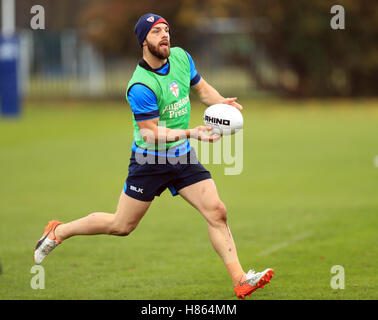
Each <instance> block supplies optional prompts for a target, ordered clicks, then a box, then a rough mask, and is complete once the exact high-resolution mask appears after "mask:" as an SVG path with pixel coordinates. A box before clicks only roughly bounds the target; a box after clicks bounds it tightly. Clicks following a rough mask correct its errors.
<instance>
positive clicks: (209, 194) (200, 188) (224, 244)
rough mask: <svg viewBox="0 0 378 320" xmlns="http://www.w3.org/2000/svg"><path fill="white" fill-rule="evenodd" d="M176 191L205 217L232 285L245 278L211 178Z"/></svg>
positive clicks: (223, 210) (223, 208)
mask: <svg viewBox="0 0 378 320" xmlns="http://www.w3.org/2000/svg"><path fill="white" fill-rule="evenodd" d="M178 193H179V194H180V195H181V196H182V197H183V198H184V199H185V200H186V201H188V202H189V203H190V204H191V205H192V206H193V207H195V208H196V209H197V210H198V211H199V212H200V213H201V214H202V215H203V216H204V218H205V219H206V221H207V228H208V232H209V237H210V241H211V243H212V245H213V247H214V249H215V251H216V252H217V253H218V255H219V256H220V257H221V259H222V260H223V262H224V264H225V266H226V268H227V270H228V272H229V273H230V276H231V279H232V282H233V284H234V286H236V285H237V284H239V282H240V281H244V280H245V273H244V271H243V269H242V267H241V265H240V263H239V258H238V255H237V251H236V247H235V242H234V239H233V238H232V234H231V231H230V228H229V227H228V224H227V215H226V207H225V205H224V204H223V202H222V201H221V200H220V199H219V196H218V192H217V190H216V187H215V183H214V181H213V180H212V179H206V180H202V181H200V182H197V183H195V184H192V185H190V186H187V187H185V188H182V189H180V190H179V191H178Z"/></svg>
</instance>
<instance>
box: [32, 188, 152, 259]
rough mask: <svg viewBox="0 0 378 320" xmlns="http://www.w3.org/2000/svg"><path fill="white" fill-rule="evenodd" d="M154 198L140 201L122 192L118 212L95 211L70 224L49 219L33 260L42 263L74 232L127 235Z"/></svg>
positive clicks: (80, 233) (73, 234) (77, 233)
mask: <svg viewBox="0 0 378 320" xmlns="http://www.w3.org/2000/svg"><path fill="white" fill-rule="evenodd" d="M150 205H151V201H140V200H137V199H134V198H132V197H130V196H128V195H126V194H125V193H124V192H123V191H122V192H121V196H120V198H119V202H118V206H117V210H116V213H115V214H112V213H105V212H95V213H92V214H90V215H88V216H86V217H84V218H80V219H78V220H74V221H72V222H69V223H61V222H59V221H50V222H49V225H48V226H47V227H46V228H45V233H44V234H43V235H42V238H41V239H40V240H39V241H38V243H37V246H36V248H35V251H34V261H35V263H37V264H40V263H41V262H42V261H43V260H44V258H45V257H46V256H47V255H48V254H49V253H50V252H51V251H52V250H53V249H54V248H55V247H56V246H57V245H58V244H60V243H61V242H62V241H63V240H66V239H68V238H70V237H72V236H75V235H95V234H110V235H117V236H126V235H128V234H130V232H131V231H133V230H134V229H135V228H136V226H137V225H138V223H139V221H140V220H141V219H142V217H143V216H144V214H145V213H146V211H147V210H148V208H149V206H150Z"/></svg>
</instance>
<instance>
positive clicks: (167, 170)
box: [123, 148, 211, 201]
mask: <svg viewBox="0 0 378 320" xmlns="http://www.w3.org/2000/svg"><path fill="white" fill-rule="evenodd" d="M141 157H142V156H141V155H140V154H136V153H135V152H134V151H132V153H131V157H130V164H129V174H128V176H127V179H126V182H125V185H124V188H123V191H124V192H125V193H126V194H127V195H128V196H130V197H132V198H134V199H137V200H141V201H152V200H153V199H154V197H155V196H160V194H161V193H162V192H163V191H164V190H165V189H167V188H168V189H169V190H170V191H171V193H172V195H173V196H176V195H178V191H179V190H180V189H182V188H184V187H187V186H189V185H191V184H194V183H196V182H199V181H202V180H205V179H211V175H210V172H209V171H207V170H206V169H205V168H204V167H203V166H202V164H201V163H200V162H199V161H198V159H197V155H196V153H195V151H194V149H193V148H191V149H190V151H189V152H188V153H186V154H184V155H181V156H179V157H172V158H167V157H161V156H155V155H153V156H150V158H149V159H150V161H149V163H148V162H147V163H143V162H142V161H141V160H140V159H141ZM141 162H142V163H143V164H140V163H141Z"/></svg>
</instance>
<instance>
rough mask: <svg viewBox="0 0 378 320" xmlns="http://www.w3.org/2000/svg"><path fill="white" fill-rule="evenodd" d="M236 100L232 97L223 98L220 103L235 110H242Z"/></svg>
mask: <svg viewBox="0 0 378 320" xmlns="http://www.w3.org/2000/svg"><path fill="white" fill-rule="evenodd" d="M237 99H238V98H237V97H234V98H225V99H224V100H223V101H221V102H220V103H224V104H229V105H230V106H233V107H235V108H236V109H238V110H240V111H241V110H243V107H242V106H241V105H240V104H239V103H237V102H236V100H237Z"/></svg>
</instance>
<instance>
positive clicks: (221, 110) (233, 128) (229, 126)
mask: <svg viewBox="0 0 378 320" xmlns="http://www.w3.org/2000/svg"><path fill="white" fill-rule="evenodd" d="M203 121H204V122H205V125H206V126H209V127H212V128H213V130H212V131H213V132H214V133H218V134H222V135H230V134H234V133H235V132H237V131H239V130H240V129H241V128H243V116H242V114H241V112H240V111H239V110H238V109H236V108H235V107H233V106H230V105H228V104H223V103H218V104H214V105H212V106H210V107H208V108H207V109H206V110H205V113H204V115H203Z"/></svg>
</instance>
